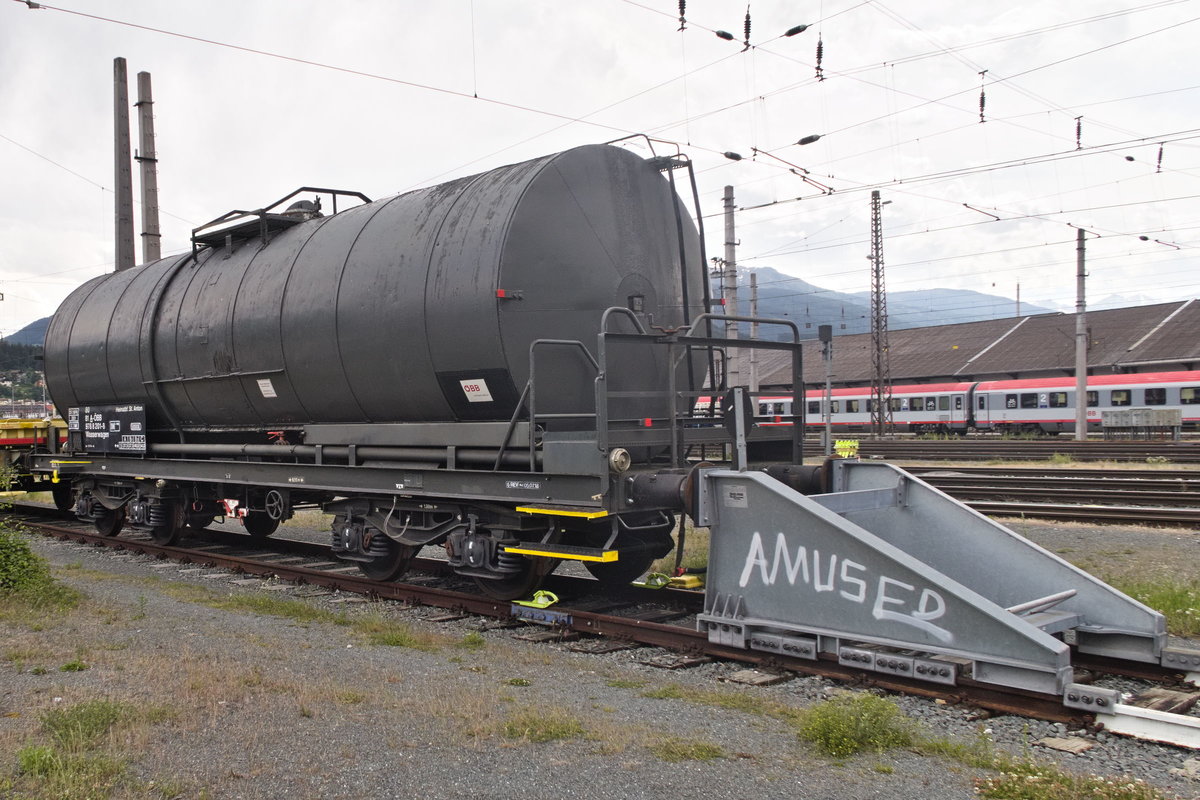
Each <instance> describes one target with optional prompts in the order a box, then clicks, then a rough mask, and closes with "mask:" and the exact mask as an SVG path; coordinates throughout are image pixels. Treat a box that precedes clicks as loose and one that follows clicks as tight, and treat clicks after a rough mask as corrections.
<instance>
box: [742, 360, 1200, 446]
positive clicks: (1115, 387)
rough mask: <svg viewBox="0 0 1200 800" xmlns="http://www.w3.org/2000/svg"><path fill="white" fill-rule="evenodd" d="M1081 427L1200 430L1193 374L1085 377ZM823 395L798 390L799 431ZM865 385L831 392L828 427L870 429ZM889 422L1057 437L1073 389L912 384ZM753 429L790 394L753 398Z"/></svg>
mask: <svg viewBox="0 0 1200 800" xmlns="http://www.w3.org/2000/svg"><path fill="white" fill-rule="evenodd" d="M1087 387H1088V388H1087V419H1088V430H1099V429H1100V423H1101V415H1102V413H1103V412H1105V411H1112V410H1114V409H1121V408H1151V409H1179V410H1180V411H1181V414H1182V422H1183V427H1184V428H1185V429H1186V428H1191V429H1195V428H1197V427H1200V370H1192V371H1186V372H1145V373H1136V374H1127V375H1089V376H1088V379H1087ZM824 395H825V393H824V391H822V390H819V389H810V390H808V391H807V392H806V393H805V404H806V405H805V409H804V412H805V423H806V427H809V428H812V427H819V426H821V425H822V424H823V421H824V415H825V396H824ZM871 402H872V400H871V388H870V387H869V386H860V387H854V388H843V389H834V390H833V391H832V402H831V407H832V413H831V414H830V418H831V422H832V425H833V427H834V428H835V429H836V430H839V431H857V430H863V429H865V428H867V427H868V426H869V425H870V424H871ZM891 407H892V419H893V421H894V422H895V425H896V427H897V429H899V430H902V431H912V432H918V433H923V432H929V433H933V432H938V433H958V434H962V433H966V432H968V431H994V432H997V433H1059V432H1073V431H1074V430H1075V409H1076V407H1077V406H1076V392H1075V379H1074V378H1073V377H1062V378H1026V379H1022V380H999V381H963V382H958V383H920V384H907V385H902V386H893V387H892V397H891ZM756 414H757V417H758V420H757V421H758V424H760V425H776V424H778V425H789V424H791V421H792V419H793V418H794V416H793V408H792V400H791V398H790V397H774V396H761V397H759V398H758V405H757V411H756Z"/></svg>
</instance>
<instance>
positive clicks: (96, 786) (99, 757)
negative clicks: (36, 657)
mask: <svg viewBox="0 0 1200 800" xmlns="http://www.w3.org/2000/svg"><path fill="white" fill-rule="evenodd" d="M135 718H136V711H135V709H134V707H133V706H131V705H128V704H125V703H115V702H113V701H111V700H89V701H87V702H85V703H78V704H76V705H73V706H68V707H66V708H55V709H51V710H49V711H47V712H46V713H44V714H43V715H42V719H41V732H42V734H43V735H44V736H45V737H46V738H47V739H48V743H46V744H30V745H27V746H25V747H23V748H21V749H20V750H18V751H17V769H18V776H17V779H18V780H19V781H20V780H21V779H25V781H26V782H28V788H33V789H35V790H36V791H37V794H35V795H31V796H34V797H46V798H50V797H53V798H63V799H64V800H66V799H67V798H99V797H108V796H109V795H110V794H111V792H112V791H113V790H114V788H115V787H116V785H117V782H118V781H119V780H120V779H121V777H122V776H123V775H124V773H125V770H126V767H125V761H124V760H123V759H121V758H118V757H116V756H114V755H112V754H111V753H109V752H106V748H105V745H106V743H107V740H108V739H109V732H110V731H111V730H112V729H113V728H114V727H115V726H117V725H119V724H121V723H123V722H127V721H132V720H134V719H135ZM14 796H17V795H14ZM20 796H26V795H20Z"/></svg>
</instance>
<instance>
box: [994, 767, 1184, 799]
mask: <svg viewBox="0 0 1200 800" xmlns="http://www.w3.org/2000/svg"><path fill="white" fill-rule="evenodd" d="M975 793H976V794H978V795H979V796H980V797H989V798H996V799H997V800H1168V798H1169V797H1170V796H1169V795H1165V794H1163V793H1162V792H1161V791H1160V790H1158V789H1156V788H1154V787H1153V786H1149V785H1147V784H1146V783H1144V782H1142V781H1141V780H1140V779H1131V778H1125V777H1121V778H1101V777H1098V776H1095V775H1075V774H1072V773H1069V772H1064V771H1063V770H1060V769H1057V768H1054V767H1045V766H1035V765H1026V766H1025V767H1024V768H1020V769H1016V770H1013V771H1011V772H1002V773H1001V774H999V775H996V776H992V777H987V778H980V779H978V780H976V781H975Z"/></svg>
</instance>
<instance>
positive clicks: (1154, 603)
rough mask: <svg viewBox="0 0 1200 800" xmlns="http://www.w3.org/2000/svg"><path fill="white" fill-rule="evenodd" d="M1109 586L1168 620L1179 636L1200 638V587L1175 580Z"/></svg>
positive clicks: (1115, 580) (1114, 580)
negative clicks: (1159, 613) (1198, 636)
mask: <svg viewBox="0 0 1200 800" xmlns="http://www.w3.org/2000/svg"><path fill="white" fill-rule="evenodd" d="M1106 582H1107V583H1109V584H1111V585H1112V586H1113V587H1114V588H1115V589H1118V590H1120V591H1122V592H1124V593H1125V594H1127V595H1129V596H1130V597H1132V598H1133V599H1134V600H1137V601H1139V602H1141V603H1145V604H1146V605H1148V606H1150V607H1151V608H1153V609H1154V610H1155V611H1159V612H1161V613H1162V614H1164V615H1165V616H1166V618H1167V630H1168V631H1169V632H1170V633H1173V634H1175V635H1176V636H1197V635H1200V583H1196V582H1191V583H1183V582H1181V581H1172V580H1155V581H1149V580H1144V581H1127V580H1122V579H1121V578H1109V579H1106Z"/></svg>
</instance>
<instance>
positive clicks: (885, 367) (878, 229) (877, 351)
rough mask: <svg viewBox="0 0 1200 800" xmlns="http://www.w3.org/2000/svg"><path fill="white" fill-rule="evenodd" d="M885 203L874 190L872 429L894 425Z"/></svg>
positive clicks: (886, 430)
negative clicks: (884, 253) (885, 270)
mask: <svg viewBox="0 0 1200 800" xmlns="http://www.w3.org/2000/svg"><path fill="white" fill-rule="evenodd" d="M882 208H883V204H882V203H881V202H880V201H879V192H878V190H876V191H873V192H871V352H872V370H871V431H872V432H873V433H875V434H877V435H880V436H882V435H884V434H886V433H889V432H891V429H892V371H891V366H890V364H889V362H888V321H887V292H886V290H885V289H884V283H883V213H882Z"/></svg>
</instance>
